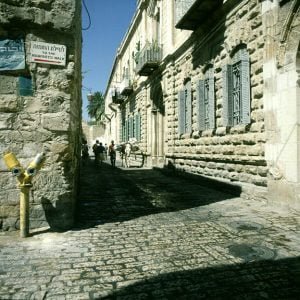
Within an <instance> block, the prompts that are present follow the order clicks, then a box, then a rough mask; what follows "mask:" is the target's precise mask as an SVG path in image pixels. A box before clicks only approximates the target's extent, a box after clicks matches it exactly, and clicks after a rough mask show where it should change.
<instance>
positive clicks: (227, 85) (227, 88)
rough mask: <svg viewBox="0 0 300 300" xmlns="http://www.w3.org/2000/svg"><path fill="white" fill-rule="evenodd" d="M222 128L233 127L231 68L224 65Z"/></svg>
mask: <svg viewBox="0 0 300 300" xmlns="http://www.w3.org/2000/svg"><path fill="white" fill-rule="evenodd" d="M222 73H223V126H232V125H233V95H232V66H231V65H226V66H224V68H223V70H222Z"/></svg>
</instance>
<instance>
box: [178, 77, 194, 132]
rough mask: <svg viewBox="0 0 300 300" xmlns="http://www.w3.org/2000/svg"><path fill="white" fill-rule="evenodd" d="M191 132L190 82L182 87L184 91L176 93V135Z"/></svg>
mask: <svg viewBox="0 0 300 300" xmlns="http://www.w3.org/2000/svg"><path fill="white" fill-rule="evenodd" d="M191 131H192V88H191V81H190V80H188V81H187V82H186V83H185V85H184V90H182V91H180V92H179V93H178V133H179V134H183V133H189V132H191Z"/></svg>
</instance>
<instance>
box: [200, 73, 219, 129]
mask: <svg viewBox="0 0 300 300" xmlns="http://www.w3.org/2000/svg"><path fill="white" fill-rule="evenodd" d="M197 117H198V129H199V130H201V131H202V130H206V129H214V128H215V81H214V70H213V68H209V69H208V70H207V71H206V72H205V79H203V80H199V82H198V85H197Z"/></svg>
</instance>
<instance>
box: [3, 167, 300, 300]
mask: <svg viewBox="0 0 300 300" xmlns="http://www.w3.org/2000/svg"><path fill="white" fill-rule="evenodd" d="M200 183H201V182H200ZM81 186H82V188H81V192H80V193H81V195H80V203H79V207H78V211H79V213H78V222H77V225H76V227H75V228H74V229H73V230H70V231H67V232H63V233H58V232H51V231H47V230H44V231H41V230H39V231H34V232H33V233H32V235H31V237H29V238H26V239H21V238H19V237H18V233H2V234H0V242H1V243H0V299H70V300H71V299H72V300H73V299H134V300H135V299H226V300H227V299H239V300H240V299H242V300H249V299H251V300H252V299H300V258H299V253H300V234H299V229H300V215H299V213H297V212H296V211H281V212H279V210H278V209H277V208H276V207H267V205H266V203H264V202H262V201H253V200H251V201H250V200H244V199H241V198H239V197H234V196H232V195H230V194H224V193H222V192H220V191H218V190H211V189H209V188H206V187H203V186H201V185H200V184H198V183H196V182H189V181H187V180H185V179H179V178H174V177H166V176H165V175H162V174H161V173H160V172H158V171H155V170H149V169H141V168H131V169H121V168H119V167H117V168H112V167H111V166H110V165H108V164H105V165H102V166H100V167H96V166H95V165H94V164H93V162H92V161H90V162H87V163H86V164H85V165H84V167H83V170H82V175H81Z"/></svg>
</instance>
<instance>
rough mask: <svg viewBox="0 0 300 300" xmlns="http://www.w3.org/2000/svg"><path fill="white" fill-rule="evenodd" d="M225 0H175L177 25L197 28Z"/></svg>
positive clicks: (183, 27)
mask: <svg viewBox="0 0 300 300" xmlns="http://www.w3.org/2000/svg"><path fill="white" fill-rule="evenodd" d="M222 4H223V0H175V24H176V25H175V27H176V28H178V29H187V30H196V29H197V28H198V27H199V25H201V23H203V22H204V21H205V20H207V19H208V18H209V17H210V15H211V14H212V13H213V12H214V11H215V10H216V9H217V8H218V7H220V6H221V5H222Z"/></svg>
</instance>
